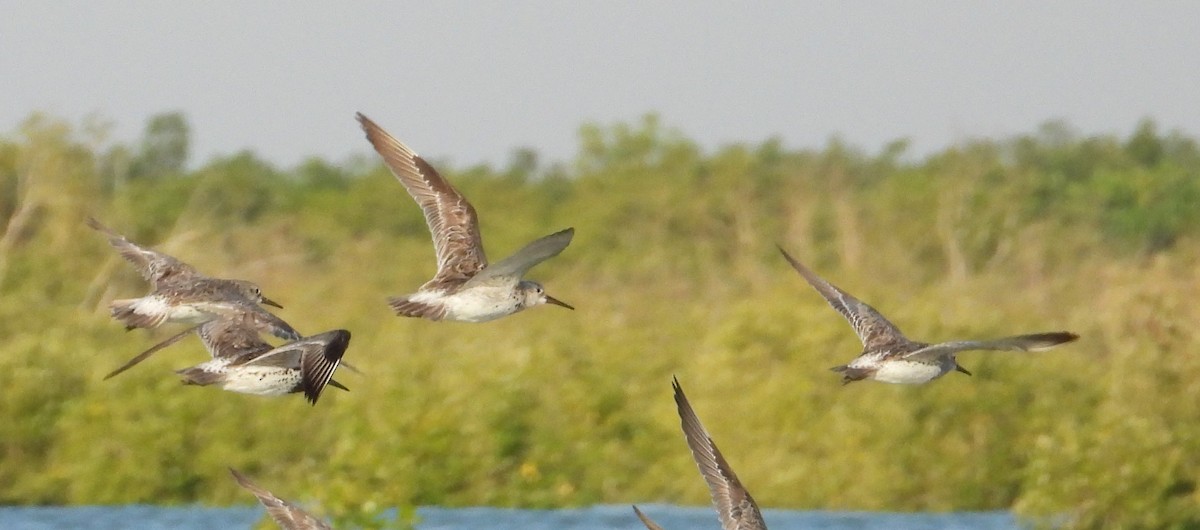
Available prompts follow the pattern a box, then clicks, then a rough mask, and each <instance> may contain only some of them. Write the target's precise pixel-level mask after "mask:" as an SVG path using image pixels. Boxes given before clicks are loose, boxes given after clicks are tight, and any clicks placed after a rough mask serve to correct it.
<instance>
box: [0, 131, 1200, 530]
mask: <svg viewBox="0 0 1200 530" xmlns="http://www.w3.org/2000/svg"><path fill="white" fill-rule="evenodd" d="M393 132H395V133H397V134H398V135H399V136H400V137H401V138H403V133H404V131H403V129H402V128H397V129H396V130H394V131H393ZM187 134H188V129H187V124H186V121H185V120H183V119H182V117H180V116H178V115H171V114H168V115H163V116H159V117H156V118H155V119H154V120H151V123H150V124H149V125H148V127H147V131H146V138H145V139H144V140H143V141H142V142H140V143H139V144H137V145H134V146H126V145H112V144H111V143H109V142H106V141H105V139H104V127H103V124H99V125H97V124H93V123H88V124H83V125H81V126H73V125H71V124H66V123H63V122H61V121H60V120H56V119H54V118H51V117H46V116H41V115H35V116H33V117H31V118H30V119H29V120H28V121H27V122H25V123H24V124H23V125H22V126H21V127H20V128H19V129H18V130H16V131H13V132H11V133H9V134H8V135H7V136H4V137H3V138H0V336H2V337H4V344H5V347H4V350H5V351H4V355H2V356H0V373H3V374H5V375H4V378H3V380H4V384H3V385H2V386H0V411H3V415H4V418H5V419H4V421H3V422H0V484H4V485H5V486H4V487H3V488H0V502H2V503H7V504H78V503H131V502H145V503H167V504H170V503H189V502H204V503H215V504H223V503H246V502H249V498H248V496H247V495H246V494H245V493H244V492H242V491H240V490H238V489H237V487H236V485H235V484H234V483H233V481H232V480H230V479H229V476H228V473H227V471H226V469H227V468H228V467H235V468H238V469H240V470H242V471H243V472H245V473H246V474H248V475H250V476H252V477H254V478H255V479H256V480H258V481H259V482H260V483H262V484H263V485H265V486H267V487H274V488H276V489H278V490H280V491H279V492H280V493H281V494H284V495H285V496H288V497H291V498H294V499H296V500H298V501H301V502H304V503H307V504H310V505H314V506H319V507H320V510H324V513H327V514H331V515H333V516H338V517H341V520H342V521H343V522H352V523H357V524H362V525H367V526H370V525H376V524H383V523H380V522H379V520H378V519H376V518H374V515H372V514H374V513H375V512H377V511H378V510H379V509H381V508H384V507H392V506H412V505H429V504H438V505H451V506H461V505H478V504H488V505H497V506H524V507H557V506H569V505H586V504H592V503H628V502H632V501H637V502H647V501H663V502H675V503H689V504H703V503H706V502H707V492H706V491H705V488H704V485H703V483H702V481H701V480H700V479H699V477H698V476H697V474H696V472H695V468H694V465H693V464H692V461H691V459H690V457H689V455H688V453H687V450H686V449H685V445H684V443H683V440H682V436H681V435H680V433H679V429H678V420H677V418H676V416H675V411H674V407H673V403H672V401H671V398H670V387H669V385H668V383H669V381H670V378H671V376H672V375H677V376H678V377H679V378H680V380H681V381H682V383H683V385H684V386H685V387H686V388H687V389H688V394H689V396H691V398H692V400H693V403H694V405H695V406H696V408H697V410H698V411H699V413H700V416H701V417H702V418H703V419H704V422H705V424H706V425H707V426H708V428H709V429H710V430H711V431H712V433H713V436H714V437H715V438H716V439H717V440H718V442H719V443H720V445H721V447H722V449H723V450H724V452H725V453H726V456H727V457H728V458H729V459H730V461H731V462H732V464H733V465H734V466H735V467H736V468H737V470H738V471H739V474H740V476H741V478H742V480H743V481H744V482H745V483H746V484H747V485H748V486H749V487H750V488H751V490H752V491H753V492H754V495H755V497H756V498H757V499H759V501H760V503H761V504H763V505H764V506H769V507H788V508H800V509H823V510H989V509H1015V510H1016V511H1017V512H1018V513H1020V514H1022V515H1024V516H1028V517H1030V520H1031V521H1052V522H1057V523H1060V524H1068V525H1070V526H1073V527H1078V528H1100V527H1107V528H1116V527H1128V528H1133V527H1140V528H1191V527H1196V526H1197V525H1200V505H1198V504H1197V500H1198V495H1200V494H1198V493H1197V491H1196V480H1197V476H1198V473H1200V461H1198V460H1200V402H1198V401H1200V400H1197V397H1198V396H1200V356H1197V351H1200V333H1198V332H1197V331H1196V330H1197V323H1200V307H1198V306H1197V304H1195V300H1196V299H1197V298H1198V297H1200V282H1198V280H1200V269H1198V268H1197V261H1198V259H1200V241H1198V240H1197V235H1198V233H1200V208H1198V206H1200V150H1198V149H1197V146H1196V143H1195V141H1193V140H1192V139H1191V138H1188V137H1184V136H1182V135H1179V134H1174V133H1161V132H1159V131H1158V130H1156V128H1155V126H1154V124H1152V123H1145V124H1143V125H1142V126H1141V127H1139V128H1138V129H1137V130H1136V131H1134V132H1133V133H1132V134H1131V135H1130V136H1129V137H1127V138H1119V137H1113V136H1101V137H1081V136H1079V135H1077V134H1075V133H1073V132H1072V131H1071V130H1070V129H1069V128H1067V127H1066V126H1064V125H1062V124H1053V123H1052V124H1048V125H1046V126H1044V127H1042V128H1041V129H1040V130H1038V131H1037V132H1036V133H1034V134H1030V135H1028V136H1022V137H1018V138H1011V139H1004V140H978V141H972V142H967V143H964V144H962V145H958V146H955V147H951V148H948V149H946V150H945V151H942V152H939V153H937V154H935V155H933V156H930V157H927V158H925V159H923V160H919V161H918V160H914V157H912V156H907V155H905V150H904V149H905V148H904V143H903V142H897V143H896V144H894V145H892V146H889V147H888V148H887V149H884V150H883V151H881V152H880V153H877V154H870V153H863V152H859V151H856V150H855V149H853V148H851V147H849V146H846V145H844V144H842V143H840V142H836V141H835V142H831V143H830V144H829V145H828V146H827V147H826V148H824V149H821V150H793V149H790V148H787V147H785V146H784V145H782V144H781V143H780V142H778V141H767V142H764V143H762V144H760V145H731V146H727V147H724V148H721V149H719V150H717V151H715V152H705V151H704V150H703V149H700V148H699V147H698V146H697V145H695V144H694V143H692V142H691V141H689V140H688V139H687V138H686V137H685V136H684V135H682V134H681V133H679V132H678V131H673V130H670V129H667V128H664V127H663V126H662V125H661V124H660V123H659V122H658V121H657V120H656V119H654V118H653V117H648V118H647V119H645V120H643V121H641V122H638V123H635V124H628V125H616V126H611V127H606V126H595V125H589V126H585V127H583V128H582V130H581V135H580V137H581V146H580V151H579V155H578V157H577V159H576V160H574V161H572V163H569V164H556V165H552V166H543V165H540V164H539V163H538V160H537V156H536V154H535V153H533V152H531V151H520V152H517V153H515V156H514V158H513V161H512V163H511V164H510V165H509V166H507V167H502V168H494V167H474V168H468V169H465V170H464V169H460V168H453V167H443V168H442V169H443V173H444V174H445V175H447V176H448V177H449V178H450V179H452V180H453V181H454V182H455V183H456V184H457V185H458V186H459V188H460V189H461V190H462V191H463V192H464V193H465V194H466V195H467V196H468V197H471V198H472V199H473V202H474V204H475V206H476V208H477V210H478V211H479V213H480V216H481V219H482V224H483V231H484V234H485V239H486V243H487V245H488V249H489V251H490V253H491V256H492V258H493V259H498V258H501V257H503V256H504V255H506V254H507V253H508V252H511V251H513V250H515V249H516V248H518V247H519V246H520V245H522V244H524V243H525V242H527V241H529V240H532V239H533V238H535V237H538V236H541V235H545V234H548V233H550V232H552V231H555V230H558V229H561V228H564V227H567V226H574V227H575V228H576V230H577V235H576V239H575V242H574V243H573V244H572V245H571V246H570V247H569V248H568V249H567V250H566V251H565V252H564V253H563V254H562V255H561V256H559V257H558V258H555V259H554V260H551V261H549V262H547V263H545V264H543V265H541V266H539V267H538V268H537V269H535V270H534V271H533V274H532V275H531V276H532V277H534V278H536V279H539V280H542V281H543V282H544V283H545V284H546V285H547V287H548V290H549V291H550V292H551V293H552V294H554V295H555V296H557V297H559V298H561V299H563V300H565V301H568V302H570V303H573V304H575V305H576V306H577V307H578V308H579V309H578V311H575V312H570V311H565V310H561V309H559V308H554V307H543V308H537V309H534V310H531V311H527V312H525V313H522V314H519V315H516V316H513V317H509V318H505V319H502V320H499V321H495V322H491V323H487V324H482V325H480V324H455V323H433V322H428V321H420V320H414V319H401V318H397V317H395V316H392V315H391V313H390V312H389V310H388V308H387V306H386V305H385V303H384V298H385V297H386V296H387V295H389V294H402V293H405V292H409V291H412V290H414V289H415V288H416V287H417V286H419V285H420V284H421V283H422V282H424V281H425V280H426V279H427V278H428V277H429V276H430V275H431V274H432V272H433V269H434V263H433V258H432V252H431V247H430V244H429V241H428V232H427V230H426V228H425V226H424V222H423V220H422V218H421V215H420V212H419V210H418V209H417V207H416V206H415V205H414V204H413V203H412V201H411V199H409V198H408V196H407V195H406V194H405V193H404V191H403V189H402V188H401V187H400V186H399V184H397V183H396V182H395V181H394V179H393V178H392V177H391V175H390V174H389V173H388V172H387V171H386V170H385V169H384V168H383V167H382V166H380V165H379V164H378V163H376V159H375V158H374V157H373V155H372V156H371V157H369V158H362V159H358V160H354V161H349V162H346V163H331V162H328V161H323V160H312V161H309V162H307V163H304V164H302V165H300V166H299V167H296V168H294V169H290V170H284V169H280V168H277V167H273V166H272V165H271V164H269V163H267V162H265V161H263V160H262V159H260V158H258V157H256V156H255V155H254V154H253V153H250V152H243V153H238V154H234V155H232V156H229V157H225V158H221V159H216V160H211V161H208V162H206V163H204V164H203V165H201V166H199V167H198V168H197V169H194V170H189V169H187V164H186V154H187V141H186V140H187ZM417 147H420V146H417ZM426 148H427V149H428V148H429V146H426ZM368 149H369V148H368V146H367V144H366V142H365V141H364V143H363V150H364V153H366V152H367V150H368ZM440 149H442V150H443V151H445V150H448V148H446V147H445V146H442V147H441V148H440ZM89 214H90V215H95V216H97V217H99V218H100V219H102V220H104V221H105V222H106V223H108V224H109V225H111V226H113V227H115V228H117V229H118V230H120V231H122V232H124V233H126V234H127V235H128V236H129V237H131V238H132V239H134V240H135V241H140V242H143V243H146V244H150V245H153V246H154V247H156V248H158V249H160V250H163V251H165V252H169V253H171V254H173V255H175V256H177V257H179V258H181V259H184V260H186V261H189V262H191V263H192V264H194V265H195V266H197V267H198V268H200V269H201V270H202V271H205V272H208V273H210V274H213V275H217V276H222V277H237V278H248V279H253V280H256V281H257V282H259V283H260V284H261V285H262V286H263V288H264V291H265V292H266V293H267V295H268V296H270V297H271V298H273V299H275V300H278V301H280V302H282V303H283V304H284V306H285V308H286V309H283V310H280V311H279V312H278V313H279V314H280V315H281V316H282V317H283V318H285V319H287V320H288V321H289V322H291V323H292V324H293V325H295V326H296V327H297V328H298V329H300V330H301V331H302V332H305V333H317V332H320V331H324V330H327V329H332V328H347V329H350V330H351V331H352V332H353V340H352V342H351V347H350V350H349V351H348V353H347V360H349V361H350V362H352V363H353V364H355V365H356V366H357V367H359V368H360V369H362V370H363V372H364V373H363V374H361V375H359V374H353V373H350V372H346V371H343V372H340V373H339V374H338V379H339V380H341V381H342V382H343V383H345V384H346V385H347V386H349V387H350V388H351V392H349V393H343V392H339V391H336V390H330V391H328V392H327V393H326V395H325V396H324V397H323V399H322V401H321V403H320V404H319V405H318V406H316V407H310V406H308V405H307V404H306V403H305V402H304V400H302V399H299V398H280V399H265V398H257V397H254V396H245V395H238V394H233V393H227V392H221V391H218V390H215V389H211V388H193V387H183V386H181V385H180V384H179V382H178V380H177V379H176V378H175V376H174V375H173V374H172V373H171V370H173V369H177V368H181V367H184V366H188V365H190V364H194V363H196V362H199V361H201V360H203V359H204V357H205V355H206V354H205V352H204V350H203V348H202V347H201V346H200V345H199V343H198V341H194V340H192V341H188V342H185V343H183V344H181V345H178V346H175V347H173V348H171V349H169V350H167V351H164V352H162V353H161V354H159V355H158V356H157V357H155V358H152V359H151V360H149V361H147V362H146V363H144V364H143V365H142V366H139V367H137V368H136V369H134V370H132V371H130V372H128V373H127V374H123V375H121V376H120V377H118V378H115V379H113V380H109V381H101V377H102V376H103V374H105V373H107V372H108V371H109V370H111V369H112V368H114V367H115V366H117V365H119V364H120V363H121V362H123V361H124V360H125V359H127V358H128V357H131V356H132V355H134V354H136V353H138V352H139V351H141V350H142V349H143V348H145V347H147V346H149V345H150V344H152V343H153V342H155V341H156V340H158V339H161V338H163V337H165V336H166V335H167V334H168V333H173V332H174V331H175V330H174V329H170V330H162V331H159V332H153V333H149V332H145V331H135V332H129V333H127V332H125V331H123V330H122V329H121V326H120V325H118V324H117V323H115V322H113V321H112V320H110V319H109V318H108V315H107V312H106V304H107V303H108V302H109V301H110V300H112V299H114V298H121V297H130V296H137V295H140V294H141V293H143V292H144V291H145V289H146V287H145V285H144V284H143V282H142V281H141V280H140V278H138V277H137V276H136V275H135V274H134V273H133V272H132V271H131V270H130V269H129V267H127V266H126V265H125V264H124V262H122V261H121V260H120V259H119V258H118V257H117V256H116V254H115V253H114V252H113V251H112V250H111V249H110V248H109V247H108V246H107V244H106V243H105V241H104V239H103V238H102V237H100V236H99V235H97V234H95V233H93V232H91V231H90V230H88V229H87V228H86V227H85V226H84V223H83V219H84V218H85V216H87V215H89ZM776 244H779V245H782V246H784V247H786V248H787V249H789V251H791V252H793V253H794V254H795V255H796V256H798V257H799V258H800V259H802V260H805V261H806V262H807V263H809V264H810V266H812V267H813V268H814V269H816V270H817V271H819V272H820V273H821V274H823V275H825V276H826V277H827V278H829V279H830V280H831V281H833V282H835V283H837V284H838V285H840V286H841V287H843V288H845V289H846V290H848V291H850V292H851V293H854V294H856V295H858V296H859V297H860V298H863V299H864V300H867V301H868V302H870V303H871V304H872V305H874V306H876V307H878V308H880V309H881V310H883V311H884V312H885V313H886V314H888V316H889V317H890V318H891V319H892V321H893V322H895V323H897V324H898V325H900V326H901V327H902V328H903V329H904V330H905V331H906V333H907V334H908V335H909V336H911V337H914V338H922V339H929V340H939V339H949V338H968V337H987V336H996V335H1003V334H1011V333H1018V332H1031V331H1051V330H1059V329H1068V330H1072V331H1075V332H1077V333H1079V334H1081V335H1082V337H1083V338H1082V339H1081V340H1080V341H1079V342H1078V343H1075V344H1073V345H1070V346H1067V347H1064V348H1060V349H1057V350H1054V351H1051V352H1047V353H1040V354H1004V353H996V354H983V353H970V354H965V355H962V356H961V358H960V361H961V362H962V364H963V365H965V366H966V367H967V368H969V369H970V370H972V371H973V372H974V373H975V376H974V377H966V376H963V375H961V374H951V375H949V376H947V377H946V378H944V379H942V380H939V381H936V382H934V383H932V384H930V385H927V386H922V387H915V388H912V387H901V386H889V385H883V384H875V383H858V384H854V385H850V386H846V387H843V386H841V385H840V384H839V381H838V378H837V376H836V374H833V373H831V372H829V371H828V370H827V368H828V367H830V366H833V365H835V364H840V363H843V362H845V361H847V360H849V359H850V358H852V357H853V356H854V355H856V354H857V353H858V351H859V349H860V346H859V344H858V342H857V341H856V339H855V337H854V335H853V334H852V332H851V331H850V328H849V327H848V326H847V325H846V324H845V322H844V321H843V320H842V319H841V318H840V317H839V316H838V315H837V314H836V313H834V312H833V311H832V310H830V309H829V308H828V307H827V306H826V305H825V303H824V302H823V301H822V300H821V298H820V297H819V296H818V295H817V294H816V293H815V292H813V291H812V290H811V289H810V288H809V287H808V286H807V285H806V284H804V283H803V281H801V279H800V278H799V277H798V276H797V275H795V273H794V272H792V271H791V270H790V269H789V268H788V266H787V264H786V263H785V262H784V260H783V259H781V258H780V256H779V255H778V251H777V250H776V248H775V245H776ZM320 510H319V511H320ZM406 513H407V512H406ZM388 524H392V523H388ZM632 524H633V523H631V525H632ZM631 527H632V526H631Z"/></svg>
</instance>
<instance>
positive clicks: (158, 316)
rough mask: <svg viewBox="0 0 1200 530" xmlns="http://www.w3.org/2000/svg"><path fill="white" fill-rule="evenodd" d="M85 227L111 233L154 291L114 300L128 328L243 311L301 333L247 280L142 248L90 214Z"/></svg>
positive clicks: (262, 323)
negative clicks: (227, 277) (209, 272)
mask: <svg viewBox="0 0 1200 530" xmlns="http://www.w3.org/2000/svg"><path fill="white" fill-rule="evenodd" d="M87 225H88V226H89V227H91V228H93V229H95V230H97V231H99V232H101V233H103V234H105V235H106V236H107V237H108V242H109V244H110V245H112V246H113V248H115V249H117V252H119V253H120V254H121V257H123V258H125V260H126V261H128V262H129V263H130V264H132V265H133V267H134V268H135V269H137V271H138V272H139V273H141V275H142V277H143V278H145V279H146V281H149V282H150V285H151V287H152V289H153V290H152V291H151V292H150V294H147V295H146V296H143V297H141V298H129V299H124V300H113V301H112V302H111V303H110V304H109V309H110V310H111V313H112V317H113V318H115V319H117V320H118V321H121V322H123V323H124V324H125V329H134V328H156V327H158V326H160V325H162V324H163V323H166V322H173V323H185V324H202V323H204V322H207V321H209V320H212V319H214V318H217V317H218V316H221V315H232V314H239V313H244V314H247V315H249V317H248V321H249V322H250V323H251V324H252V325H253V326H254V327H255V328H257V329H258V330H260V331H264V332H268V333H271V334H272V335H275V336H276V337H279V338H282V339H287V340H296V339H299V338H300V333H298V332H296V330H295V329H292V326H290V325H288V323H287V322H284V321H283V320H282V319H280V318H279V317H277V316H275V315H273V314H271V313H270V312H268V311H267V310H266V309H263V308H262V307H261V306H259V305H258V304H260V303H261V304H266V305H270V306H275V307H279V308H282V307H283V306H281V305H279V304H278V303H276V302H275V301H273V300H271V299H269V298H267V297H265V296H263V294H262V290H261V289H259V288H258V286H257V285H255V284H254V283H252V282H248V281H245V280H225V279H221V278H210V277H208V276H204V275H203V274H200V273H199V272H197V271H196V269H195V268H193V267H192V266H191V265H188V264H187V263H184V262H182V261H179V260H178V259H175V258H174V257H172V256H168V255H166V254H163V253H161V252H156V251H154V250H150V249H148V248H145V247H142V246H139V245H137V244H135V243H133V242H131V241H129V240H128V239H126V238H125V237H124V236H122V235H121V234H118V233H116V232H114V231H113V230H112V229H110V228H108V227H107V226H104V225H103V224H101V223H100V221H97V220H96V219H94V218H91V217H89V218H88V220H87Z"/></svg>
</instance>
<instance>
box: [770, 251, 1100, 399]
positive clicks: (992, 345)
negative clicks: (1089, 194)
mask: <svg viewBox="0 0 1200 530" xmlns="http://www.w3.org/2000/svg"><path fill="white" fill-rule="evenodd" d="M779 251H780V252H782V253H783V257H784V258H786V259H787V260H788V263H791V264H792V268H794V269H796V272H799V273H800V275H801V276H803V277H804V279H805V280H806V281H808V283H809V285H812V287H813V289H816V290H817V292H818V293H821V296H823V297H825V301H827V302H829V305H830V306H832V307H833V308H834V309H835V310H837V312H838V313H841V315H842V317H844V318H845V319H846V320H847V321H848V322H850V326H851V327H853V328H854V332H855V333H856V334H858V338H859V340H861V341H862V343H863V351H862V353H861V354H859V355H858V357H856V358H855V359H854V360H853V361H850V363H849V364H845V365H842V366H835V367H833V368H832V370H833V371H835V372H838V373H840V374H842V384H848V383H852V382H854V381H860V380H863V379H874V380H876V381H881V382H884V383H900V384H922V383H928V382H930V381H933V380H934V379H937V378H939V377H941V376H943V375H946V374H947V373H949V372H951V371H959V372H962V373H964V374H967V375H971V372H968V371H967V370H966V369H965V368H963V367H962V366H959V364H958V361H957V359H955V355H956V354H958V353H959V352H964V351H970V350H1004V351H1043V350H1048V349H1050V348H1052V347H1054V346H1057V345H1059V344H1063V343H1067V342H1071V341H1073V340H1075V339H1078V338H1079V335H1076V334H1074V333H1071V332H1068V331H1053V332H1047V333H1033V334H1029V335H1016V336H1012V337H1004V338H999V339H991V340H962V341H951V342H941V343H937V344H930V343H926V342H914V341H911V340H909V339H907V338H906V337H905V336H904V334H903V333H900V329H899V328H897V327H896V326H895V325H894V324H892V323H891V322H888V320H887V319H886V318H884V317H883V315H881V314H879V311H876V310H875V309H874V308H872V307H871V306H869V305H867V304H865V303H863V302H861V301H859V300H858V299H857V298H855V297H853V296H850V294H849V293H847V292H846V291H843V290H841V289H839V288H837V287H836V286H834V285H833V284H831V283H829V282H827V281H825V280H824V279H822V278H821V277H820V276H817V274H816V273H814V272H813V271H811V270H809V269H808V267H805V266H804V265H803V264H801V263H800V262H799V261H796V259H795V258H793V257H792V256H791V255H789V254H788V253H787V251H785V250H783V248H782V247H781V248H780V249H779Z"/></svg>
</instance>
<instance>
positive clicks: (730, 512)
mask: <svg viewBox="0 0 1200 530" xmlns="http://www.w3.org/2000/svg"><path fill="white" fill-rule="evenodd" d="M671 386H672V387H673V388H674V389H675V405H676V407H677V408H678V411H679V419H680V422H681V424H682V426H683V435H684V437H685V438H686V439H687V443H688V447H689V448H690V449H691V450H692V458H693V459H694V460H695V461H696V466H697V467H699V468H700V474H701V475H702V476H703V477H704V481H705V482H706V483H708V490H709V493H710V494H711V495H712V500H713V504H714V505H715V506H716V509H717V517H718V518H719V519H720V520H721V528H722V529H723V530H765V529H766V527H767V526H766V523H765V522H764V521H763V518H762V513H760V512H759V509H758V504H757V503H755V502H754V498H752V497H751V496H750V492H748V491H746V488H745V487H743V486H742V483H741V481H739V480H738V478H737V474H735V473H734V472H733V468H731V467H730V466H729V463H728V462H726V461H725V457H724V456H722V455H721V451H720V449H717V444H716V443H715V442H713V440H712V438H711V437H709V435H708V431H706V430H704V425H701V423H700V418H698V417H697V416H696V412H695V411H694V410H692V405H691V404H690V403H688V400H687V396H686V395H684V393H683V388H682V387H681V386H679V380H674V381H672V384H671Z"/></svg>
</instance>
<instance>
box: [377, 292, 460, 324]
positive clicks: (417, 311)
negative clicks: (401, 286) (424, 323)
mask: <svg viewBox="0 0 1200 530" xmlns="http://www.w3.org/2000/svg"><path fill="white" fill-rule="evenodd" d="M388 305H389V306H391V308H392V311H395V312H396V314H397V315H400V316H402V317H416V318H428V319H429V320H442V319H443V318H446V308H445V307H442V306H441V305H433V304H427V303H424V302H417V301H415V300H413V299H412V298H411V297H408V296H393V297H391V298H388Z"/></svg>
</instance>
